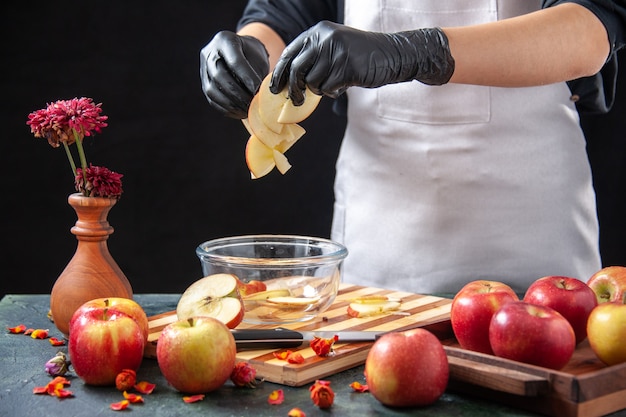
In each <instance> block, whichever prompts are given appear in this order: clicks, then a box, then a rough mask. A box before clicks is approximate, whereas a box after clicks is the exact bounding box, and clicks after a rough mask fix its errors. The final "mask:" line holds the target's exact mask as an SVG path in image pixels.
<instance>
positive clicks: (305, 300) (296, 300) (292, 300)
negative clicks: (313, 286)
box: [265, 297, 321, 307]
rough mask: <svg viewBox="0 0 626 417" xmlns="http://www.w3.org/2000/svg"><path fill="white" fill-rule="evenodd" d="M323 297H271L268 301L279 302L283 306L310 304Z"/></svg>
mask: <svg viewBox="0 0 626 417" xmlns="http://www.w3.org/2000/svg"><path fill="white" fill-rule="evenodd" d="M320 299H321V297H270V298H268V299H267V300H265V301H267V302H268V303H271V304H279V305H283V306H294V307H301V306H308V305H311V304H315V303H317V302H319V301H320Z"/></svg>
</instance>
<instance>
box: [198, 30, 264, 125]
mask: <svg viewBox="0 0 626 417" xmlns="http://www.w3.org/2000/svg"><path fill="white" fill-rule="evenodd" d="M269 68H270V64H269V57H268V53H267V50H266V49H265V47H264V46H263V44H262V43H261V42H260V41H259V40H258V39H255V38H253V37H250V36H239V35H237V34H236V33H233V32H229V31H222V32H219V33H217V34H216V35H215V36H214V37H213V39H212V40H211V42H209V43H208V44H207V45H206V46H205V47H204V48H202V51H200V79H201V80H202V90H203V91H204V95H205V96H206V98H207V100H208V101H209V103H210V104H211V105H212V106H213V107H214V108H216V109H217V110H219V111H220V112H222V113H223V114H225V115H226V116H228V117H232V118H235V119H245V118H246V117H248V107H249V106H250V101H251V100H252V98H253V97H254V95H255V94H256V92H257V90H258V89H259V86H260V85H261V81H263V78H265V76H266V75H267V74H268V73H269Z"/></svg>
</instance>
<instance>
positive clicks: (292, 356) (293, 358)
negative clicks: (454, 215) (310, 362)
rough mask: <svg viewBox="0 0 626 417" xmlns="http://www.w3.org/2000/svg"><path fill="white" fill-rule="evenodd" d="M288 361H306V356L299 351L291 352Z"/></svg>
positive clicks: (297, 362)
mask: <svg viewBox="0 0 626 417" xmlns="http://www.w3.org/2000/svg"><path fill="white" fill-rule="evenodd" d="M287 362H288V363H293V364H300V363H304V356H302V355H301V354H300V353H299V352H291V354H290V355H289V356H287Z"/></svg>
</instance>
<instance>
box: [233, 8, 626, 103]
mask: <svg viewBox="0 0 626 417" xmlns="http://www.w3.org/2000/svg"><path fill="white" fill-rule="evenodd" d="M566 2H570V3H578V4H580V5H582V6H584V7H586V8H588V9H589V10H591V11H592V12H593V13H594V14H595V15H596V16H597V17H598V18H599V19H600V20H601V21H602V23H603V24H604V26H605V27H606V30H607V34H608V37H609V42H610V47H611V52H610V55H609V58H608V60H607V62H606V64H605V65H604V67H603V68H602V70H601V71H600V72H599V73H598V74H596V75H594V76H591V77H585V78H580V79H577V80H572V81H569V82H568V85H569V87H570V90H571V91H572V96H576V97H577V102H576V106H577V108H578V110H579V111H580V112H585V113H605V112H607V111H608V110H609V109H610V108H611V106H612V105H613V101H614V97H615V84H616V80H617V56H616V53H617V51H618V50H620V49H621V48H622V47H623V46H624V45H625V44H626V0H615V1H611V0H543V1H542V7H544V8H545V7H551V6H554V5H557V4H560V3H566ZM321 20H330V21H333V22H338V23H341V22H343V1H342V0H250V1H249V2H248V5H247V6H246V8H245V10H244V13H243V16H242V17H241V19H240V21H239V24H238V28H240V27H242V26H243V25H245V24H247V23H250V22H262V23H265V24H266V25H268V26H270V27H271V28H272V29H273V30H274V31H276V33H278V35H279V36H280V37H281V38H282V39H283V41H284V42H285V43H286V44H288V43H289V42H291V41H292V40H293V39H294V38H295V37H296V36H298V35H299V34H300V33H302V32H303V31H305V30H306V29H308V28H309V27H311V26H313V25H315V24H316V23H317V22H319V21H321Z"/></svg>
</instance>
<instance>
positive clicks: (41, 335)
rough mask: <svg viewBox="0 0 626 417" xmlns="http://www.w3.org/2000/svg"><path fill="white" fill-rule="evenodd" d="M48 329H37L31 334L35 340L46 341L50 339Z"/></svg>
mask: <svg viewBox="0 0 626 417" xmlns="http://www.w3.org/2000/svg"><path fill="white" fill-rule="evenodd" d="M48 331H49V330H48V329H35V330H33V331H32V333H31V334H30V337H32V338H33V339H45V338H47V337H48Z"/></svg>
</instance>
